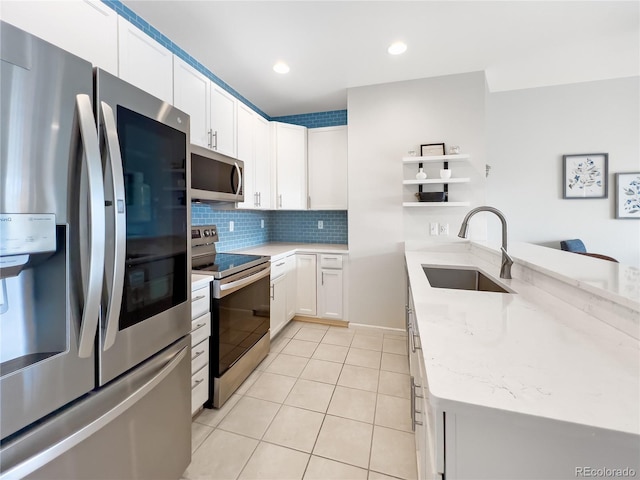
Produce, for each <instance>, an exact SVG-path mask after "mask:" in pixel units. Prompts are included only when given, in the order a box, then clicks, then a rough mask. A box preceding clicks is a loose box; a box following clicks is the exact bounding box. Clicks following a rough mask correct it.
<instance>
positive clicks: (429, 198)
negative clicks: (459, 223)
mask: <svg viewBox="0 0 640 480" xmlns="http://www.w3.org/2000/svg"><path fill="white" fill-rule="evenodd" d="M416 197H418V200H420V201H421V202H446V201H447V192H417V193H416Z"/></svg>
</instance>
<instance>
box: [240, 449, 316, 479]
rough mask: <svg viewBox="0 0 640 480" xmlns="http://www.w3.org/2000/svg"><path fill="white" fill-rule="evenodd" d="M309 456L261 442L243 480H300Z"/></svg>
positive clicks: (243, 472) (242, 476)
mask: <svg viewBox="0 0 640 480" xmlns="http://www.w3.org/2000/svg"><path fill="white" fill-rule="evenodd" d="M308 461H309V454H307V453H302V452H298V451H296V450H291V449H290V448H285V447H280V446H278V445H272V444H270V443H264V442H261V443H260V445H258V448H256V451H255V452H254V453H253V455H252V456H251V459H250V460H249V461H248V462H247V466H246V467H245V468H244V470H243V471H242V473H241V474H240V476H239V477H238V478H239V479H241V480H270V479H273V480H300V479H302V475H304V469H305V468H306V466H307V462H308Z"/></svg>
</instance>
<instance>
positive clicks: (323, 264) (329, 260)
mask: <svg viewBox="0 0 640 480" xmlns="http://www.w3.org/2000/svg"><path fill="white" fill-rule="evenodd" d="M320 268H335V269H339V270H341V269H342V255H320Z"/></svg>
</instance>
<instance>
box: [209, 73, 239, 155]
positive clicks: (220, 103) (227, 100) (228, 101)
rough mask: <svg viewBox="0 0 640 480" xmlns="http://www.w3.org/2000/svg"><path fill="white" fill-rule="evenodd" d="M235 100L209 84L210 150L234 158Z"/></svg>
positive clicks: (216, 86)
mask: <svg viewBox="0 0 640 480" xmlns="http://www.w3.org/2000/svg"><path fill="white" fill-rule="evenodd" d="M237 102H238V101H237V100H236V98H235V97H234V96H233V95H231V94H230V93H228V92H225V91H224V90H223V89H222V88H221V87H220V86H218V85H216V84H215V83H212V84H211V130H212V137H213V138H212V145H211V148H212V149H213V150H215V151H216V152H220V153H222V154H224V155H228V156H230V157H234V158H235V157H236V105H237Z"/></svg>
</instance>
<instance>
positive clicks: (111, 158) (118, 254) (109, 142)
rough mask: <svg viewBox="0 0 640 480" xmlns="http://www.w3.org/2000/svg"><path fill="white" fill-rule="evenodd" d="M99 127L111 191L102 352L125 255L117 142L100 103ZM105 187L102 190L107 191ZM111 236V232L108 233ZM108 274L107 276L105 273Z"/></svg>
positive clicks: (112, 324)
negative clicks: (110, 261) (110, 239)
mask: <svg viewBox="0 0 640 480" xmlns="http://www.w3.org/2000/svg"><path fill="white" fill-rule="evenodd" d="M100 118H101V122H100V124H101V125H102V127H103V132H102V134H104V144H105V155H106V158H105V170H106V169H107V168H108V172H109V173H110V177H111V185H109V186H108V187H110V188H111V189H112V191H113V199H114V202H113V229H114V231H113V233H112V235H113V244H112V246H113V252H112V253H113V265H107V266H106V267H105V274H106V275H107V277H108V276H109V275H108V274H109V273H111V278H105V282H106V284H107V294H108V300H107V311H106V315H105V325H106V327H105V335H104V345H103V347H102V348H103V350H105V351H106V350H108V349H109V348H111V347H112V346H113V344H114V343H115V341H116V334H117V333H118V320H119V317H120V307H121V306H122V291H123V288H124V260H125V253H126V229H127V218H126V213H125V212H126V206H125V196H124V190H125V189H124V174H123V171H122V157H121V156H120V142H119V140H118V129H117V127H116V119H115V115H114V114H113V109H112V108H111V107H110V106H109V105H108V104H106V103H105V102H100ZM106 176H107V175H105V177H106ZM108 187H107V186H106V185H105V188H108ZM109 233H110V234H111V232H109ZM109 271H110V272H109Z"/></svg>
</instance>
